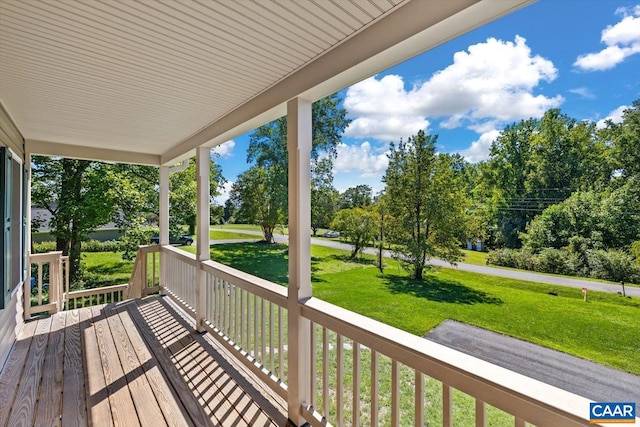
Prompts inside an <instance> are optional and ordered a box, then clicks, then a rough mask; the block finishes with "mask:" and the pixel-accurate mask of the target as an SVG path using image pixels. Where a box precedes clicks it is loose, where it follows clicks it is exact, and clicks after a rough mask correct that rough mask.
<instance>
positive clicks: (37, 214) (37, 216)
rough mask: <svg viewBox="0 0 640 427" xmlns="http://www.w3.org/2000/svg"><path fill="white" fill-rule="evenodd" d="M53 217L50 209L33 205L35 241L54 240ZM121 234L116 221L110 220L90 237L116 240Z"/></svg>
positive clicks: (32, 217)
mask: <svg viewBox="0 0 640 427" xmlns="http://www.w3.org/2000/svg"><path fill="white" fill-rule="evenodd" d="M51 219H52V215H51V212H49V210H48V209H44V208H40V207H38V206H35V205H31V233H32V234H31V235H32V240H33V241H34V242H35V243H39V242H44V241H47V240H54V237H53V236H52V235H51V233H50V231H51V227H50V223H51ZM34 225H37V228H35V227H34ZM121 234H122V233H121V232H120V230H119V229H118V226H117V224H116V223H115V222H109V223H107V224H105V225H101V226H100V227H98V229H97V230H96V231H94V232H93V233H90V234H89V238H90V239H95V240H100V241H105V240H116V239H118V238H120V235H121Z"/></svg>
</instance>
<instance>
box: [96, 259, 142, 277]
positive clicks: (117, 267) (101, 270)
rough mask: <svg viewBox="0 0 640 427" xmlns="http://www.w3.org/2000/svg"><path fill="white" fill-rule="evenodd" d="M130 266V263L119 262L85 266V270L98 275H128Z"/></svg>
mask: <svg viewBox="0 0 640 427" xmlns="http://www.w3.org/2000/svg"><path fill="white" fill-rule="evenodd" d="M132 265H133V262H132V261H119V262H109V263H105V264H99V265H92V266H87V267H86V269H87V271H88V272H89V273H92V274H99V275H113V274H130V273H131V268H132Z"/></svg>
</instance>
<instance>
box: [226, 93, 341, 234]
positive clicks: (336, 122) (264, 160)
mask: <svg viewBox="0 0 640 427" xmlns="http://www.w3.org/2000/svg"><path fill="white" fill-rule="evenodd" d="M341 102H342V100H341V99H340V98H339V97H338V95H337V94H333V95H330V96H328V97H326V98H323V99H321V100H319V101H316V102H314V103H313V106H312V116H313V121H312V147H311V165H310V167H311V172H312V173H315V172H316V171H324V170H325V169H326V168H325V167H324V166H322V165H321V163H326V162H329V165H331V159H333V158H335V156H336V147H337V146H338V143H339V142H340V138H341V136H342V133H343V132H344V129H345V128H346V127H347V125H348V124H349V122H350V121H349V120H348V119H347V118H346V117H347V111H346V110H345V109H344V108H343V107H342V106H341ZM247 162H248V163H253V164H255V166H257V167H259V168H262V169H263V171H264V173H265V174H266V175H267V176H268V177H269V178H268V181H269V183H270V185H271V187H270V191H269V193H266V194H263V195H261V196H260V200H261V202H262V203H267V205H268V206H269V209H268V211H269V218H262V219H259V221H260V222H263V221H266V223H268V224H271V223H272V222H273V220H274V219H276V218H275V216H277V215H279V217H278V218H277V221H276V222H286V220H287V212H288V195H287V187H288V152H287V119H286V117H281V118H279V119H277V120H274V121H272V122H270V123H267V124H266V125H263V126H260V127H259V128H258V129H256V130H255V131H254V132H253V133H251V135H250V136H249V148H248V150H247ZM329 169H331V167H329ZM314 180H316V178H315V177H313V176H312V181H314ZM236 194H237V195H238V196H239V197H240V198H237V199H236V202H235V203H236V204H237V206H239V208H240V209H241V210H242V212H244V213H246V209H243V208H242V205H245V204H246V205H255V201H250V200H244V199H243V198H242V197H245V196H248V195H249V193H248V192H236ZM251 194H254V193H251ZM254 195H255V194H254ZM256 197H257V195H256ZM276 213H278V214H277V215H276ZM320 216H321V215H320ZM269 229H270V228H269V227H267V228H266V230H269ZM264 237H265V241H267V242H269V241H271V240H272V238H271V236H268V235H266V234H265V236H264Z"/></svg>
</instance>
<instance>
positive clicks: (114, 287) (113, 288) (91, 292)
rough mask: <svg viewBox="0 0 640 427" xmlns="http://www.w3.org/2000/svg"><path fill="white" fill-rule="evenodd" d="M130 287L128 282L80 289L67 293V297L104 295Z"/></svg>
mask: <svg viewBox="0 0 640 427" xmlns="http://www.w3.org/2000/svg"><path fill="white" fill-rule="evenodd" d="M128 287H129V285H128V284H123V285H111V286H103V287H101V288H92V289H82V290H78V291H71V292H69V293H68V294H67V298H68V299H71V298H80V297H87V296H90V295H102V294H108V293H111V292H118V291H125V290H126V289H127V288H128Z"/></svg>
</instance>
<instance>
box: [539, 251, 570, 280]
mask: <svg viewBox="0 0 640 427" xmlns="http://www.w3.org/2000/svg"><path fill="white" fill-rule="evenodd" d="M537 270H538V271H540V272H543V273H554V274H575V272H574V271H573V270H572V268H571V262H570V254H569V251H567V250H565V249H555V248H545V249H543V250H542V251H541V252H540V254H538V256H537Z"/></svg>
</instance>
